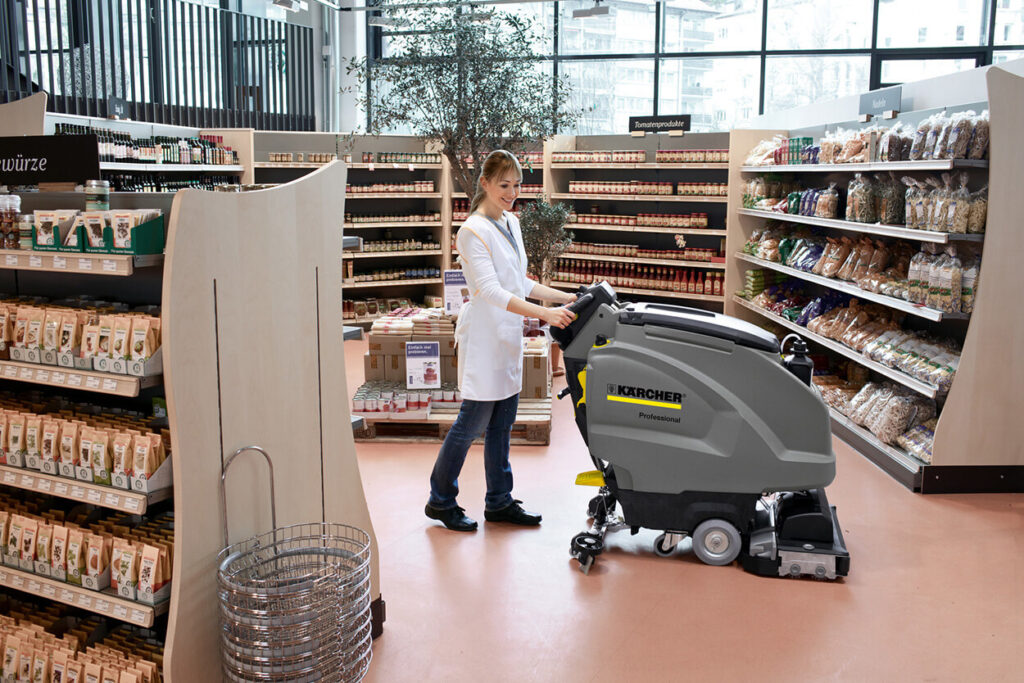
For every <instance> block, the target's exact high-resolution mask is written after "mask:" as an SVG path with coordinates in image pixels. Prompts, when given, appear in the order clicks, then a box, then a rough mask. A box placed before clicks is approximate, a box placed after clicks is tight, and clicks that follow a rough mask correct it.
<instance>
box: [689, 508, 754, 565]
mask: <svg viewBox="0 0 1024 683" xmlns="http://www.w3.org/2000/svg"><path fill="white" fill-rule="evenodd" d="M742 546H743V540H742V539H741V538H740V532H739V531H738V530H737V529H736V527H734V526H733V525H732V524H730V523H729V522H727V521H725V520H724V519H706V520H704V521H703V522H701V523H700V524H699V525H697V528H696V529H694V531H693V554H694V555H696V556H697V557H698V558H700V561H701V562H703V563H704V564H710V565H714V566H717V567H721V566H725V565H727V564H731V563H732V561H733V560H735V559H736V558H737V557H739V554H740V549H741V548H742Z"/></svg>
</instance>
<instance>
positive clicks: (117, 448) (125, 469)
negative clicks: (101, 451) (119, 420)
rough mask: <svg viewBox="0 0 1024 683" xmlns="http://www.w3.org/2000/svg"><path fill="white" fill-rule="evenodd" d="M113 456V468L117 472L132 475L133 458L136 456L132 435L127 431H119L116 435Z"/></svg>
mask: <svg viewBox="0 0 1024 683" xmlns="http://www.w3.org/2000/svg"><path fill="white" fill-rule="evenodd" d="M111 450H113V457H112V458H111V468H112V471H113V472H114V473H115V474H124V475H127V476H129V477H130V476H132V472H133V471H134V470H133V458H134V457H135V454H134V451H133V450H132V435H131V434H128V433H126V432H118V433H117V434H116V435H115V436H114V444H113V448H112V449H111Z"/></svg>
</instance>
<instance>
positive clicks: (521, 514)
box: [484, 500, 543, 526]
mask: <svg viewBox="0 0 1024 683" xmlns="http://www.w3.org/2000/svg"><path fill="white" fill-rule="evenodd" d="M522 502H523V501H521V500H513V501H512V503H511V504H510V505H507V506H505V507H503V508H501V509H500V510H484V519H486V520H487V521H488V522H509V523H511V524H519V525H521V526H537V525H538V524H540V520H541V519H543V518H542V517H541V516H540V515H538V514H537V513H536V512H527V511H526V510H524V509H523V508H522V507H520V505H519V504H520V503H522Z"/></svg>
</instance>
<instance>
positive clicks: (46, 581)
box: [0, 567, 170, 628]
mask: <svg viewBox="0 0 1024 683" xmlns="http://www.w3.org/2000/svg"><path fill="white" fill-rule="evenodd" d="M0 586H4V587H6V588H12V589H14V590H17V591H21V592H22V593H28V594H29V595H35V596H38V597H40V598H46V599H47V600H54V601H56V602H62V603H64V604H65V605H72V606H73V607H78V608H79V609H84V610H86V611H88V612H93V613H94V614H100V615H103V616H105V617H113V618H114V619H118V620H120V621H124V622H127V623H129V624H135V625H136V626H142V627H143V628H149V627H151V626H152V625H153V622H154V621H155V620H156V617H157V616H159V615H161V614H164V613H166V612H167V609H168V607H169V606H170V601H169V600H165V601H164V602H162V603H159V604H157V605H155V606H151V605H144V604H142V603H141V602H135V601H133V600H125V599H124V598H119V597H117V595H115V594H113V593H112V592H108V591H110V589H109V588H108V589H107V591H93V590H89V589H88V588H82V587H80V586H75V585H74V584H70V583H64V582H63V581H55V580H53V579H51V578H47V577H45V576H38V575H36V574H33V573H31V572H25V571H21V570H20V569H12V568H11V567H0Z"/></svg>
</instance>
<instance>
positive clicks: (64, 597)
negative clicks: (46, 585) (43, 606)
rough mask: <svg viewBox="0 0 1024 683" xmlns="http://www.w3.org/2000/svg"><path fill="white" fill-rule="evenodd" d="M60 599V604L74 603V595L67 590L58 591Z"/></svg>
mask: <svg viewBox="0 0 1024 683" xmlns="http://www.w3.org/2000/svg"><path fill="white" fill-rule="evenodd" d="M60 599H61V601H62V602H74V601H75V594H74V593H72V592H71V591H69V590H68V589H67V588H61V589H60Z"/></svg>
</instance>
